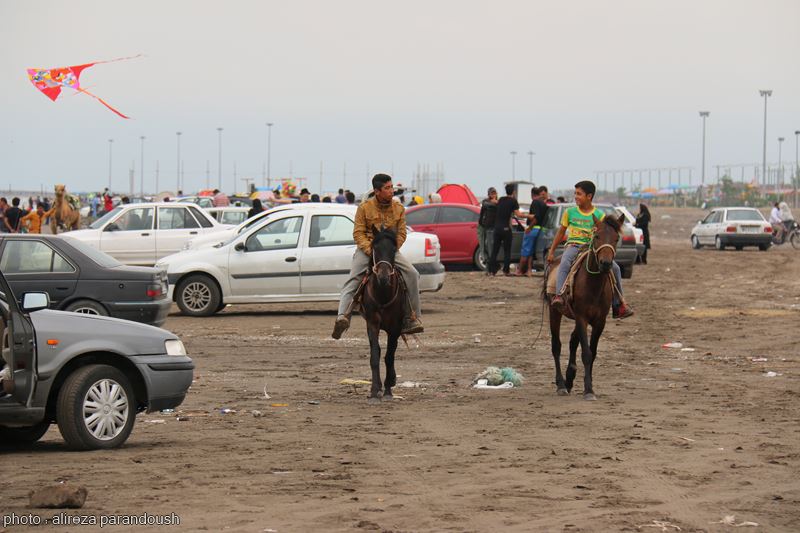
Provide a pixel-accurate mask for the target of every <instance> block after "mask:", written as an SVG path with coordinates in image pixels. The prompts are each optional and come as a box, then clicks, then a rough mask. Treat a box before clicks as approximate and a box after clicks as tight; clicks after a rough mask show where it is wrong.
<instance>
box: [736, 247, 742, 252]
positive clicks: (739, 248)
mask: <svg viewBox="0 0 800 533" xmlns="http://www.w3.org/2000/svg"><path fill="white" fill-rule="evenodd" d="M735 248H736V251H737V252H741V251H742V250H744V246H735Z"/></svg>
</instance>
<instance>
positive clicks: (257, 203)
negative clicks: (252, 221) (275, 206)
mask: <svg viewBox="0 0 800 533" xmlns="http://www.w3.org/2000/svg"><path fill="white" fill-rule="evenodd" d="M263 210H264V206H263V205H261V200H259V199H258V198H256V199H255V200H253V207H251V208H250V211H248V212H247V218H253V217H254V216H256V215H257V214H259V213H260V212H262V211H263Z"/></svg>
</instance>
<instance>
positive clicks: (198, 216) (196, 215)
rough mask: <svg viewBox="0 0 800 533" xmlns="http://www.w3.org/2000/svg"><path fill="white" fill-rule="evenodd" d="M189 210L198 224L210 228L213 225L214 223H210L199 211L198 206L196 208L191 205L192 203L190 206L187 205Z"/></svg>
mask: <svg viewBox="0 0 800 533" xmlns="http://www.w3.org/2000/svg"><path fill="white" fill-rule="evenodd" d="M189 211H191V212H192V214H193V215H194V218H196V219H197V221H198V222H199V223H200V225H201V226H203V227H204V228H210V227H213V226H214V224H213V223H212V222H211V221H210V220H208V217H207V216H205V215H204V214H203V213H202V212H201V211H200V210H199V209H198V208H196V207H195V206H193V205H192V206H189Z"/></svg>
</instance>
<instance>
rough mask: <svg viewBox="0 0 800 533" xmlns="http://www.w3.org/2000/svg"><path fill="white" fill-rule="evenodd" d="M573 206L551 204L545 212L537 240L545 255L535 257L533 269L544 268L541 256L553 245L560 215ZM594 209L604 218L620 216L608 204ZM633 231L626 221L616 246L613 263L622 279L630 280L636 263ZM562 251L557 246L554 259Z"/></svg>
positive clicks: (561, 247)
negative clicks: (617, 266) (600, 212)
mask: <svg viewBox="0 0 800 533" xmlns="http://www.w3.org/2000/svg"><path fill="white" fill-rule="evenodd" d="M574 205H575V204H574V203H568V204H553V205H551V206H550V207H549V209H548V210H547V215H545V220H544V224H542V233H541V235H540V236H539V238H540V239H542V243H541V245H539V247H540V248H544V250H545V253H544V254H538V255H537V257H536V261H535V262H534V266H535V267H537V268H544V260H545V257H541V256H542V255H544V256H546V255H547V252H546V251H547V250H548V249H549V248H550V245H551V244H552V243H553V239H554V238H555V236H556V232H557V231H558V227H559V226H560V225H561V215H562V213H564V210H565V209H567V208H569V207H572V206H574ZM595 207H596V208H598V209H600V210H601V211H603V213H605V214H606V216H613V217H619V215H620V213H618V212H617V210H616V208H615V207H614V206H613V205H610V204H595ZM634 229H635V228H634V227H633V226H632V225H631V224H629V223H627V221H626V223H625V224H624V225H623V226H622V236H621V238H620V242H619V243H618V244H617V255H616V257H615V258H614V261H616V262H617V264H618V265H619V268H620V271H621V273H622V277H623V278H630V277H631V276H633V265H634V263H636V257H637V254H638V252H637V250H636V237H635V235H634V231H633V230H634ZM563 250H564V248H563V246H559V247H558V248H557V249H556V257H558V256H560V255H561V254H562V253H563Z"/></svg>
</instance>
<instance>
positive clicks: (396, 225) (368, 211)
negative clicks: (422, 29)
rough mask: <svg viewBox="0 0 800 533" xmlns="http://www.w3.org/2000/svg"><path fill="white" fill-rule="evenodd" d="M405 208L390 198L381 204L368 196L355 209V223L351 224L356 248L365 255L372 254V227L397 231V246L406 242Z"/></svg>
mask: <svg viewBox="0 0 800 533" xmlns="http://www.w3.org/2000/svg"><path fill="white" fill-rule="evenodd" d="M405 211H406V208H405V207H403V204H401V203H400V202H395V201H394V200H392V201H391V202H389V203H388V204H381V203H380V202H378V199H377V198H370V199H369V200H367V201H366V202H364V203H363V204H361V205H360V206H358V210H357V211H356V223H355V226H353V239H354V240H355V241H356V245H357V246H358V248H359V249H360V250H361V251H362V252H364V253H365V254H367V255H372V237H373V235H372V228H375V229H377V230H380V229H382V228H386V229H392V230H394V231H395V233H397V248H398V249H399V248H400V247H401V246H403V243H404V242H406V215H405Z"/></svg>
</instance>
